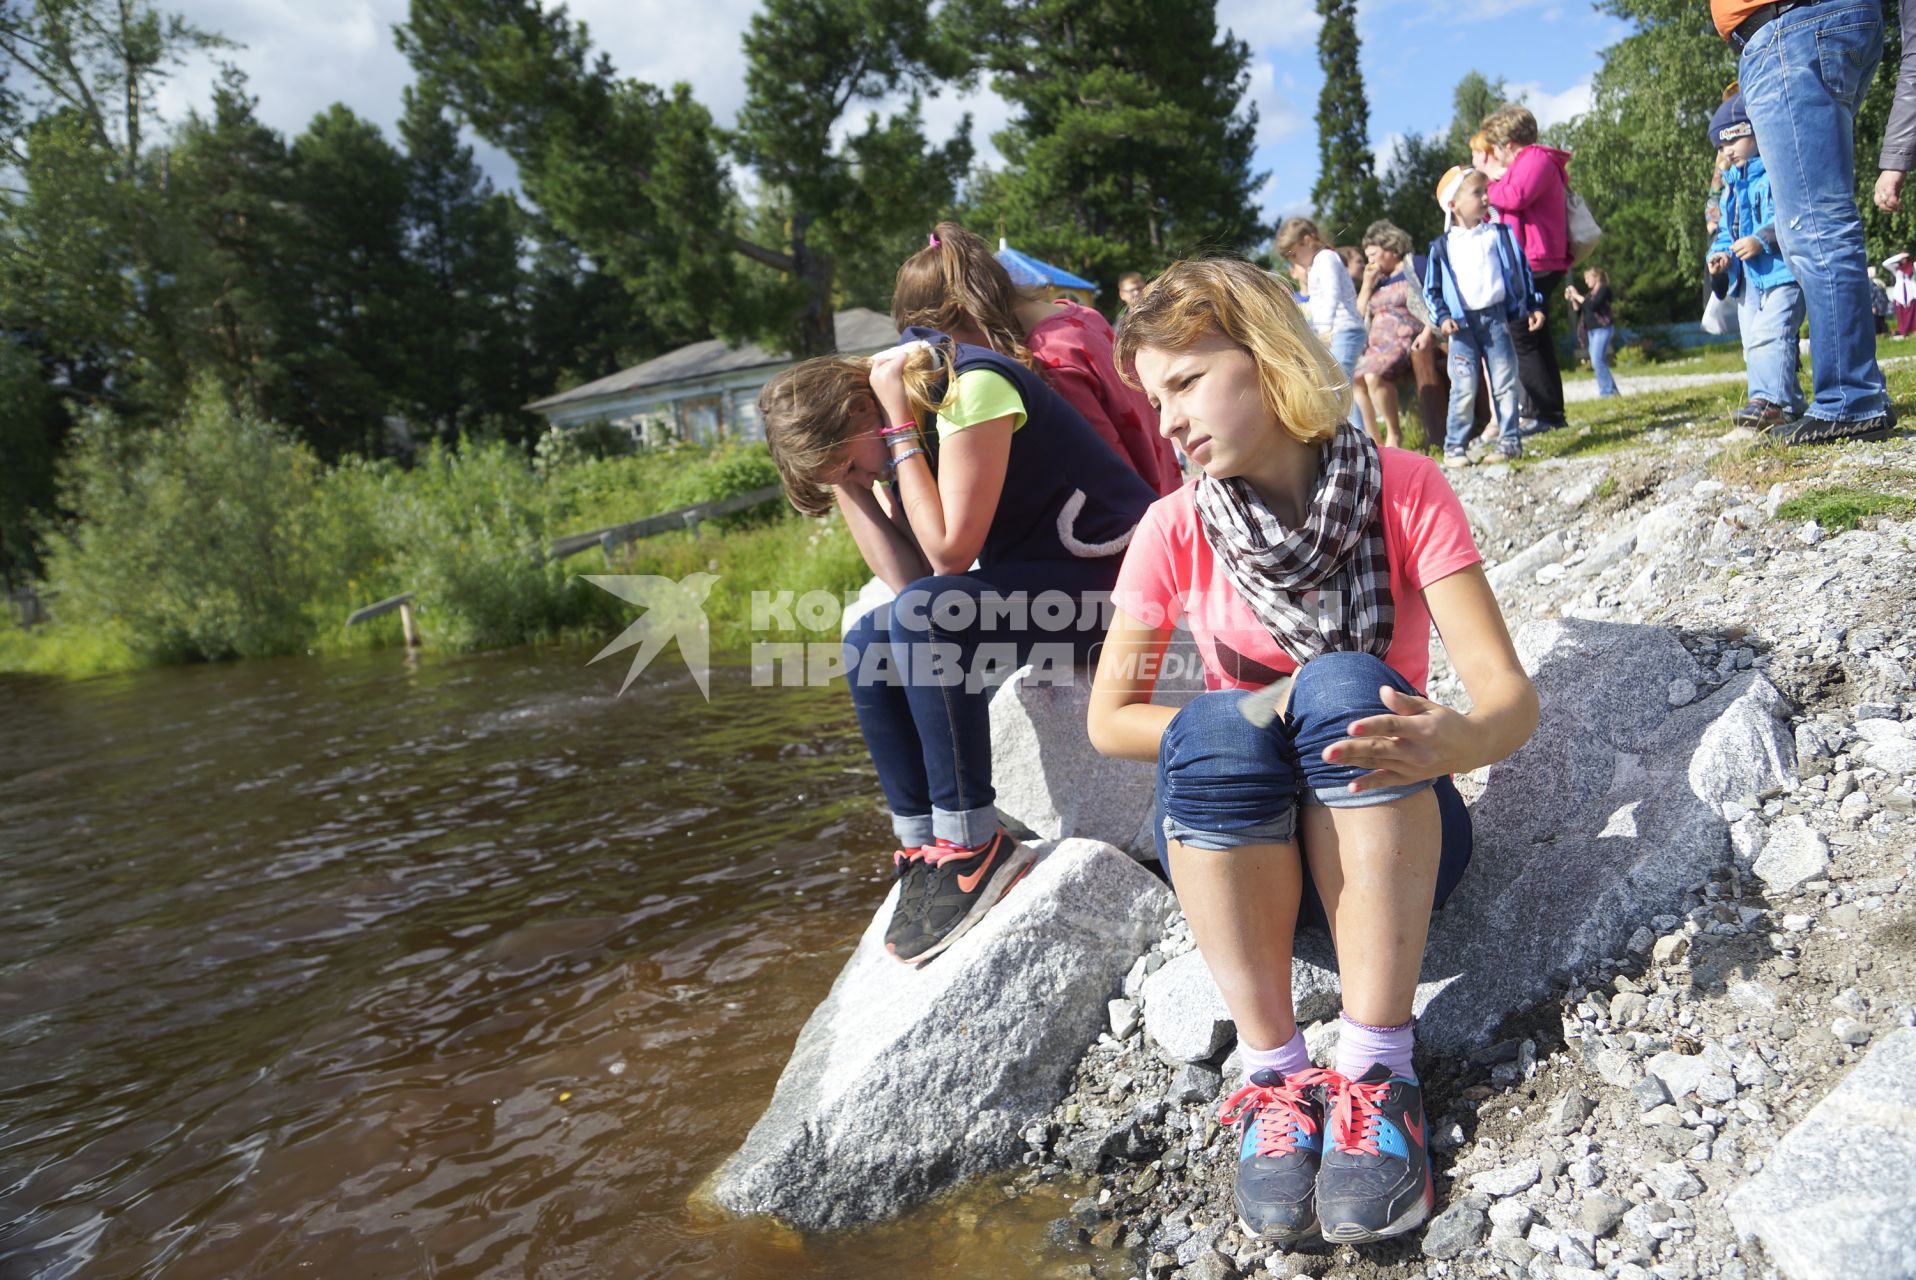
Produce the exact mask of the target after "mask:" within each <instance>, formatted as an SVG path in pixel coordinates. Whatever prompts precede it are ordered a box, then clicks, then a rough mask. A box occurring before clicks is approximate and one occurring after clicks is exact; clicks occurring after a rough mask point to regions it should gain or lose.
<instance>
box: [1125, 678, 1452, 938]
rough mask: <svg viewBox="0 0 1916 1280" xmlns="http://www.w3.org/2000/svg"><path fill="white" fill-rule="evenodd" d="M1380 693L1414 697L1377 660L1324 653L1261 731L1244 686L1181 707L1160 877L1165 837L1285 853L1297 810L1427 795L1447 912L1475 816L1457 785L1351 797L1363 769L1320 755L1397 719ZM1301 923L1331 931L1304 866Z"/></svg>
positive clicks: (1167, 743) (1171, 742) (1163, 758)
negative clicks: (1352, 731)
mask: <svg viewBox="0 0 1916 1280" xmlns="http://www.w3.org/2000/svg"><path fill="white" fill-rule="evenodd" d="M1385 684H1388V685H1392V686H1395V687H1396V688H1398V689H1401V690H1403V691H1404V692H1405V693H1415V692H1416V690H1414V689H1412V688H1411V687H1410V682H1409V681H1407V680H1405V679H1404V678H1403V677H1402V676H1401V675H1399V674H1397V672H1395V671H1393V670H1391V668H1390V667H1388V666H1386V665H1385V664H1384V662H1383V660H1382V659H1380V658H1376V657H1373V656H1371V655H1370V654H1368V653H1327V654H1323V655H1321V656H1319V657H1317V658H1313V659H1312V660H1311V661H1309V662H1307V663H1305V664H1304V666H1303V669H1302V670H1300V671H1299V672H1298V674H1297V682H1296V683H1295V684H1293V685H1292V686H1291V702H1290V708H1289V710H1288V711H1287V712H1286V714H1285V715H1284V716H1283V718H1281V719H1279V720H1276V721H1273V722H1272V723H1271V724H1270V725H1269V726H1267V727H1265V728H1263V729H1259V728H1256V727H1255V726H1253V725H1252V724H1251V723H1250V722H1249V721H1247V720H1246V719H1245V718H1244V717H1243V715H1241V714H1240V713H1239V712H1238V709H1237V704H1238V701H1239V699H1241V698H1243V697H1244V691H1243V690H1241V689H1222V690H1216V691H1213V692H1211V693H1202V694H1199V695H1198V696H1197V697H1196V698H1193V699H1192V700H1191V701H1190V702H1188V703H1186V704H1185V705H1184V707H1183V709H1182V710H1180V711H1179V712H1178V713H1177V715H1176V716H1174V717H1173V718H1172V720H1171V723H1170V724H1169V725H1168V726H1166V727H1165V730H1164V737H1163V739H1162V740H1161V741H1160V743H1159V745H1158V794H1157V822H1156V823H1155V824H1154V828H1155V831H1156V834H1157V843H1158V858H1159V860H1160V861H1161V862H1162V863H1163V864H1164V872H1165V877H1166V878H1167V879H1169V878H1170V874H1171V860H1170V856H1169V852H1168V850H1167V848H1166V841H1167V840H1176V841H1178V842H1179V843H1181V844H1186V845H1190V846H1191V847H1193V848H1198V849H1235V848H1239V847H1241V846H1243V845H1247V844H1287V843H1289V842H1291V841H1293V840H1295V839H1297V835H1298V830H1297V807H1298V805H1299V804H1319V805H1323V806H1325V807H1326V808H1331V809H1358V808H1363V807H1365V806H1368V805H1376V804H1388V803H1389V802H1390V801H1393V800H1401V799H1402V798H1404V797H1405V796H1408V795H1415V794H1416V793H1417V792H1419V791H1422V790H1423V789H1424V788H1426V787H1431V788H1433V789H1434V790H1435V791H1436V793H1437V812H1438V817H1439V820H1440V822H1441V824H1442V832H1441V835H1440V837H1439V852H1438V855H1437V892H1436V896H1435V899H1434V901H1433V903H1432V906H1433V907H1441V906H1442V905H1443V904H1444V900H1445V899H1446V898H1448V897H1449V896H1450V892H1451V890H1453V889H1455V888H1456V887H1457V882H1458V880H1460V879H1462V878H1463V874H1464V868H1465V867H1466V866H1468V865H1469V864H1470V845H1471V839H1470V812H1469V810H1468V809H1466V808H1465V806H1464V801H1463V797H1462V796H1460V795H1458V794H1457V788H1456V786H1455V784H1453V783H1452V782H1451V780H1450V779H1449V778H1447V777H1445V778H1438V779H1436V780H1435V781H1434V782H1418V783H1413V784H1411V785H1410V786H1405V787H1385V788H1382V789H1380V790H1377V791H1365V792H1360V793H1356V794H1353V793H1352V792H1350V791H1349V790H1348V789H1347V788H1348V787H1349V785H1350V783H1351V781H1352V779H1354V778H1356V777H1358V776H1359V775H1360V774H1362V773H1364V772H1365V770H1364V769H1362V768H1360V767H1358V766H1356V765H1349V764H1329V763H1327V762H1326V761H1325V760H1324V758H1323V753H1324V748H1325V747H1328V746H1329V745H1330V744H1331V743H1333V742H1336V741H1338V740H1339V739H1341V738H1343V737H1345V736H1346V733H1345V730H1346V729H1347V728H1349V726H1350V723H1351V721H1353V720H1358V719H1362V718H1363V717H1365V716H1374V715H1388V714H1390V712H1389V710H1388V709H1387V708H1386V707H1385V706H1384V704H1383V702H1382V701H1381V700H1380V699H1379V697H1378V694H1377V690H1378V687H1379V686H1380V685H1385ZM1173 887H1175V886H1173ZM1299 919H1300V921H1301V922H1302V923H1305V924H1315V925H1318V926H1320V927H1322V926H1325V923H1326V918H1325V914H1324V904H1323V902H1322V900H1321V899H1319V897H1318V895H1317V889H1316V887H1315V886H1314V885H1313V884H1312V883H1311V873H1310V864H1309V862H1305V863H1304V900H1303V905H1302V907H1301V909H1300V913H1299Z"/></svg>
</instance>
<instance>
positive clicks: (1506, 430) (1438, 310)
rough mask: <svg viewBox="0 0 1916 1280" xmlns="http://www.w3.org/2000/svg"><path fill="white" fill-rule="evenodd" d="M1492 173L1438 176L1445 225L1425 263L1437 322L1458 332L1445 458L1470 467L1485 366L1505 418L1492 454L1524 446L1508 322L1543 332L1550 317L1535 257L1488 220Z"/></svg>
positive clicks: (1460, 171) (1458, 171) (1512, 453)
mask: <svg viewBox="0 0 1916 1280" xmlns="http://www.w3.org/2000/svg"><path fill="white" fill-rule="evenodd" d="M1488 181H1489V180H1488V178H1487V177H1486V175H1485V174H1484V172H1483V171H1482V170H1481V169H1471V168H1466V167H1464V166H1462V165H1459V166H1455V167H1453V168H1452V169H1451V170H1450V172H1448V173H1446V174H1445V175H1444V177H1443V180H1442V181H1441V182H1439V183H1438V184H1437V203H1438V205H1439V206H1441V207H1442V208H1443V211H1444V233H1443V234H1442V235H1440V236H1438V237H1437V238H1436V239H1435V240H1432V241H1431V242H1430V260H1429V262H1428V263H1426V264H1425V267H1424V298H1425V300H1426V301H1427V302H1428V303H1429V305H1430V322H1431V323H1432V324H1433V325H1435V326H1437V328H1438V329H1440V330H1442V331H1443V332H1444V334H1445V335H1446V336H1448V337H1449V339H1450V421H1449V423H1448V424H1447V425H1446V427H1445V431H1444V465H1445V466H1447V467H1467V466H1469V465H1470V453H1469V451H1468V449H1467V448H1466V447H1465V446H1466V445H1467V443H1468V442H1469V440H1470V430H1471V427H1472V425H1473V423H1472V412H1473V410H1474V408H1475V406H1476V402H1477V366H1478V363H1479V362H1480V361H1481V362H1482V363H1483V364H1485V365H1488V366H1489V368H1490V399H1491V406H1492V408H1493V409H1494V410H1495V413H1496V418H1497V423H1498V444H1497V451H1496V452H1495V453H1494V454H1492V455H1491V456H1489V457H1487V458H1485V459H1484V461H1486V462H1508V461H1509V460H1510V459H1512V458H1515V457H1517V456H1519V455H1520V454H1522V453H1523V437H1522V436H1521V435H1520V434H1519V432H1518V428H1517V414H1518V407H1517V348H1516V345H1515V344H1514V343H1513V342H1512V341H1511V338H1510V330H1509V329H1508V328H1507V327H1506V326H1507V325H1508V324H1509V323H1510V322H1512V321H1515V320H1517V319H1518V318H1519V317H1522V318H1523V319H1524V322H1525V323H1526V324H1527V325H1528V326H1529V328H1530V330H1531V331H1532V332H1535V331H1536V330H1537V329H1538V328H1539V327H1541V326H1542V324H1543V298H1542V296H1541V295H1539V294H1538V293H1537V286H1536V282H1535V280H1534V279H1533V278H1532V277H1531V274H1530V264H1529V263H1528V262H1526V261H1525V260H1524V256H1523V254H1522V253H1520V252H1518V250H1517V242H1516V241H1515V240H1514V239H1512V238H1511V235H1510V228H1509V227H1507V226H1505V225H1504V224H1503V223H1501V222H1491V221H1489V220H1488V216H1487V215H1488V214H1489V212H1490V202H1489V199H1488V198H1487V197H1486V195H1485V187H1486V185H1487V184H1488Z"/></svg>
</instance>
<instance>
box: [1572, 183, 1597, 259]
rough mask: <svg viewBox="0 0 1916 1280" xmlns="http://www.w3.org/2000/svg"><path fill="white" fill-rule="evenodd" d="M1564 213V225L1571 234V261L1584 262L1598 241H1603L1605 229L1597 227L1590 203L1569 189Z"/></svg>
mask: <svg viewBox="0 0 1916 1280" xmlns="http://www.w3.org/2000/svg"><path fill="white" fill-rule="evenodd" d="M1563 213H1564V225H1565V226H1566V228H1567V229H1568V230H1569V234H1570V261H1571V262H1572V263H1573V264H1575V263H1578V262H1582V261H1583V260H1584V259H1585V258H1587V257H1589V256H1590V251H1591V250H1592V249H1595V248H1596V247H1597V241H1599V240H1601V239H1603V228H1602V227H1600V226H1598V225H1597V219H1596V215H1594V214H1592V213H1591V212H1590V205H1589V203H1588V202H1587V201H1585V200H1584V198H1583V197H1582V196H1580V195H1578V194H1577V193H1576V192H1574V191H1572V190H1570V189H1569V188H1568V187H1565V188H1564V192H1563Z"/></svg>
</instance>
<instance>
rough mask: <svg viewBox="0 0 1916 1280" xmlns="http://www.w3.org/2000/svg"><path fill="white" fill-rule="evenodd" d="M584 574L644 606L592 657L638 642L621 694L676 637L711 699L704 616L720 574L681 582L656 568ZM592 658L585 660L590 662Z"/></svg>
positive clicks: (692, 575) (701, 688)
mask: <svg viewBox="0 0 1916 1280" xmlns="http://www.w3.org/2000/svg"><path fill="white" fill-rule="evenodd" d="M581 576H582V577H584V578H585V580H586V581H587V582H590V583H591V584H592V585H593V586H595V587H597V588H599V589H600V590H601V591H609V592H611V593H612V594H613V595H615V596H617V597H618V598H619V599H621V600H623V601H625V602H626V603H627V604H634V605H638V606H639V607H640V608H642V609H644V610H645V612H644V613H643V614H641V615H640V616H639V618H638V620H637V621H636V622H634V623H633V624H632V625H631V626H629V627H627V628H626V629H625V630H624V631H622V632H620V633H619V636H618V638H617V639H615V640H614V641H612V643H610V644H608V645H607V646H606V647H605V648H603V649H601V650H599V651H598V652H597V653H595V654H593V655H592V659H591V662H597V661H598V660H599V659H600V658H605V657H609V656H611V655H612V654H615V653H619V652H621V651H622V650H625V649H630V648H632V646H634V645H637V646H638V652H637V653H635V654H633V655H632V665H631V666H630V667H628V668H626V672H625V683H624V684H621V685H620V686H619V692H620V693H624V692H625V691H626V690H627V689H630V688H631V687H632V682H633V681H634V680H636V679H638V678H639V673H640V672H642V671H644V670H645V669H646V667H648V666H650V665H651V662H652V659H654V658H656V657H658V656H659V653H660V652H661V651H662V650H664V648H665V646H666V642H667V641H669V640H672V639H673V638H674V637H676V638H677V639H678V642H679V656H680V657H682V658H684V659H685V665H686V668H687V669H688V670H689V671H691V673H692V679H693V681H694V682H696V683H697V684H698V687H699V692H700V693H702V694H704V695H705V700H706V701H707V702H710V701H711V700H712V688H711V682H712V667H711V647H712V624H711V622H710V621H709V620H708V619H707V618H706V616H705V598H706V597H707V596H709V595H711V594H712V586H713V584H715V583H716V582H717V581H718V575H717V574H715V573H688V574H686V575H685V576H684V577H683V578H680V579H679V580H678V581H677V582H674V581H673V580H672V579H670V578H665V577H661V576H659V575H658V574H653V573H624V574H621V573H596V574H593V573H589V574H582V575H581ZM591 662H588V663H587V664H586V665H588V666H590V665H591Z"/></svg>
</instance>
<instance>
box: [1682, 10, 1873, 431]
mask: <svg viewBox="0 0 1916 1280" xmlns="http://www.w3.org/2000/svg"><path fill="white" fill-rule="evenodd" d="M1710 9H1711V13H1712V15H1713V17H1714V18H1715V21H1716V27H1717V30H1718V32H1719V33H1721V34H1722V35H1723V37H1724V38H1725V39H1727V40H1729V41H1730V43H1731V44H1732V45H1733V46H1734V47H1735V48H1736V49H1737V50H1738V51H1739V54H1740V58H1739V61H1738V64H1737V79H1738V81H1739V82H1740V84H1741V85H1742V90H1743V100H1744V105H1745V107H1746V108H1747V109H1748V111H1749V115H1750V122H1751V123H1752V124H1753V125H1755V127H1756V136H1757V137H1758V138H1759V139H1761V141H1762V145H1763V160H1764V163H1765V165H1766V166H1767V168H1768V171H1769V177H1770V187H1771V190H1772V192H1773V193H1774V196H1775V199H1776V229H1777V238H1778V240H1779V241H1780V242H1781V245H1782V249H1783V256H1784V257H1785V258H1786V259H1787V260H1788V262H1789V264H1790V270H1791V272H1792V273H1793V274H1794V275H1795V276H1796V280H1797V283H1798V284H1799V285H1801V287H1802V290H1803V300H1804V304H1805V309H1806V310H1807V312H1808V315H1809V322H1810V371H1811V382H1812V393H1811V397H1810V405H1809V409H1808V411H1807V412H1806V413H1804V414H1803V416H1801V417H1799V418H1797V419H1795V420H1794V421H1791V422H1785V423H1779V424H1777V425H1775V426H1773V427H1772V428H1770V434H1771V436H1772V437H1773V438H1775V439H1777V440H1780V441H1782V442H1784V443H1786V444H1816V443H1827V442H1832V441H1839V440H1880V439H1883V438H1884V437H1886V436H1887V435H1888V434H1889V431H1890V427H1891V426H1892V425H1893V423H1894V421H1895V420H1894V417H1893V416H1892V415H1891V413H1890V407H1889V395H1888V391H1887V388H1886V387H1885V386H1884V383H1883V371H1882V370H1881V369H1880V368H1879V367H1878V366H1877V363H1876V335H1875V333H1874V332H1873V330H1872V326H1871V323H1870V307H1869V279H1868V277H1867V275H1866V274H1865V269H1866V267H1867V266H1868V255H1867V254H1866V252H1865V251H1864V247H1863V221H1862V216H1861V214H1860V213H1859V212H1858V210H1857V208H1856V110H1857V108H1858V107H1859V106H1860V105H1861V104H1862V100H1863V94H1864V91H1865V90H1867V89H1868V88H1869V83H1870V77H1871V76H1872V75H1873V74H1874V73H1875V71H1876V64H1877V62H1878V61H1880V60H1881V58H1882V55H1883V6H1882V3H1881V0H1821V2H1820V3H1811V4H1796V5H1789V6H1785V5H1776V4H1766V5H1760V6H1756V5H1750V4H1748V3H1746V2H1745V0H1711V5H1710ZM1779 11H1780V12H1779Z"/></svg>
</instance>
